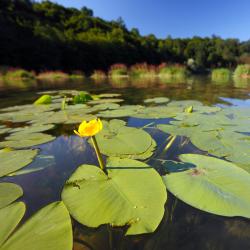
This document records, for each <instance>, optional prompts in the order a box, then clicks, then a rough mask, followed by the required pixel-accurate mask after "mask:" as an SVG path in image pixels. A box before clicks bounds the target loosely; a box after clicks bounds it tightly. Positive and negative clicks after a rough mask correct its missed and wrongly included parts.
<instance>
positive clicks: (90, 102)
mask: <svg viewBox="0 0 250 250" xmlns="http://www.w3.org/2000/svg"><path fill="white" fill-rule="evenodd" d="M123 101H124V100H123V99H119V98H104V99H98V100H93V101H89V102H88V104H103V103H119V102H123Z"/></svg>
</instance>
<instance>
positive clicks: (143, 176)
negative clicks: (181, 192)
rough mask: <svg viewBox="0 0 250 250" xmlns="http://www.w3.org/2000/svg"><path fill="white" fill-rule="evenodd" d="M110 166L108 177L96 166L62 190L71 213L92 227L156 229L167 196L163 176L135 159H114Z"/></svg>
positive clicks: (130, 231) (75, 175)
mask: <svg viewBox="0 0 250 250" xmlns="http://www.w3.org/2000/svg"><path fill="white" fill-rule="evenodd" d="M107 169H108V176H107V175H105V174H104V172H103V171H102V170H101V169H100V168H98V167H96V166H92V165H82V166H80V167H78V169H77V170H76V171H75V172H74V173H73V175H72V176H71V177H70V179H69V180H68V181H67V183H66V185H65V186H64V189H63V192H62V199H63V201H64V203H65V205H66V206H67V208H68V209H69V211H70V214H71V215H72V216H73V217H74V218H75V219H76V220H77V221H79V222H80V223H82V224H84V225H86V226H89V227H98V226H99V225H102V224H111V225H112V226H125V225H127V226H129V228H128V230H127V233H126V234H127V235H134V234H143V233H151V232H154V231H155V229H156V228H157V226H158V225H159V223H160V222H161V219H162V217H163V214H164V203H165V202H166V199H167V196H166V190H165V187H164V185H163V183H162V180H161V178H160V175H159V174H158V173H157V172H156V171H155V170H154V169H153V168H151V167H149V166H148V165H147V164H145V163H142V162H139V161H136V160H131V159H120V158H110V159H109V160H108V162H107ZM142 183H143V185H142Z"/></svg>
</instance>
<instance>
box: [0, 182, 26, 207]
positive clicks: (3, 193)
mask: <svg viewBox="0 0 250 250" xmlns="http://www.w3.org/2000/svg"><path fill="white" fill-rule="evenodd" d="M22 195H23V190H22V188H21V187H20V186H18V185H16V184H14V183H8V182H2V183H0V208H3V207H6V206H8V205H9V204H11V203H12V202H13V201H15V200H16V199H18V198H19V197H21V196H22Z"/></svg>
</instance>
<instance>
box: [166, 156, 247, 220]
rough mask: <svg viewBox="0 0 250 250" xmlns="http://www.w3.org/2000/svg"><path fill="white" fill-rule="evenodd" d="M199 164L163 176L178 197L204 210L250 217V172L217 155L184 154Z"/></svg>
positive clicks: (168, 187)
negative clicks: (218, 157) (215, 156)
mask: <svg viewBox="0 0 250 250" xmlns="http://www.w3.org/2000/svg"><path fill="white" fill-rule="evenodd" d="M180 159H181V160H182V161H184V162H187V163H189V164H190V163H191V164H193V165H195V166H196V168H192V169H189V170H187V171H184V172H178V173H171V174H169V175H165V176H164V177H163V181H164V182H165V184H166V186H167V189H168V190H169V191H170V192H171V193H173V194H174V195H175V196H176V197H177V198H179V199H181V200H182V201H184V202H186V203H187V204H189V205H191V206H193V207H195V208H198V209H200V210H203V211H206V212H209V213H213V214H217V215H223V216H229V217H232V216H243V217H247V218H250V195H249V190H250V174H249V173H247V172H246V171H244V170H243V169H240V168H239V167H237V166H236V165H234V164H233V163H230V162H227V161H224V160H220V159H217V158H213V157H209V156H203V155H196V154H184V155H181V156H180Z"/></svg>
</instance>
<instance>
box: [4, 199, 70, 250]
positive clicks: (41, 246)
mask: <svg viewBox="0 0 250 250" xmlns="http://www.w3.org/2000/svg"><path fill="white" fill-rule="evenodd" d="M13 216H15V217H14V218H16V215H13ZM12 219H13V218H9V220H12ZM12 225H13V224H12ZM4 226H5V223H4ZM72 247H73V239H72V227H71V220H70V216H69V213H68V211H67V209H66V207H65V206H64V204H63V203H62V202H55V203H52V204H50V205H48V206H46V207H44V208H43V209H41V210H40V211H38V212H37V213H36V214H35V215H34V216H33V217H31V218H30V219H29V220H28V221H27V222H26V223H25V224H24V225H22V226H21V227H20V228H19V229H18V230H17V231H16V232H15V233H14V234H13V235H12V236H11V237H10V238H9V239H8V240H7V241H5V243H4V244H3V245H2V246H1V250H14V249H25V250H34V249H36V250H45V249H50V250H58V249H60V250H61V249H62V250H72Z"/></svg>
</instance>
